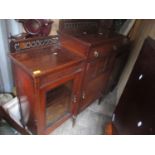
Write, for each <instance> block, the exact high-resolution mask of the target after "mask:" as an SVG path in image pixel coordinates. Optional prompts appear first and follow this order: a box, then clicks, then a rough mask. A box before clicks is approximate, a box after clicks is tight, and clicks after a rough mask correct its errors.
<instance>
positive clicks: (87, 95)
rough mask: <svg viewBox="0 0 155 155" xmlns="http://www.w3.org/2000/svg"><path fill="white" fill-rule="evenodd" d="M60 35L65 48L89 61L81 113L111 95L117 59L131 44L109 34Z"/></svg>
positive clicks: (85, 72) (68, 33) (118, 36)
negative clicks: (108, 94) (107, 93)
mask: <svg viewBox="0 0 155 155" xmlns="http://www.w3.org/2000/svg"><path fill="white" fill-rule="evenodd" d="M59 33H60V41H61V44H62V46H63V47H65V48H66V49H69V50H72V51H73V52H75V53H78V54H80V55H82V56H84V57H85V58H86V61H85V67H84V74H83V78H82V79H83V80H82V90H81V104H80V107H79V111H81V110H83V109H84V108H85V107H87V106H88V105H89V104H90V103H92V102H93V101H94V100H96V99H98V98H101V97H103V96H104V94H105V92H108V90H107V89H108V85H110V84H109V82H110V76H111V75H112V72H113V70H114V68H115V66H114V65H115V63H116V58H117V56H118V55H119V54H120V55H121V53H124V52H125V51H126V49H127V48H123V47H127V46H128V45H129V40H128V39H127V38H126V37H123V36H121V35H118V34H114V33H111V32H109V31H107V32H104V33H85V32H78V33H77V32H76V33H73V32H67V33H66V32H59ZM112 82H113V81H112ZM100 101H101V99H100Z"/></svg>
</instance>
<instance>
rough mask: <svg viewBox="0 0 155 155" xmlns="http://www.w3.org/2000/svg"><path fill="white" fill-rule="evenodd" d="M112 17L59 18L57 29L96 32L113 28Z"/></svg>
mask: <svg viewBox="0 0 155 155" xmlns="http://www.w3.org/2000/svg"><path fill="white" fill-rule="evenodd" d="M113 26H114V20H113V19H61V20H60V21H59V31H61V32H67V33H68V32H72V33H73V32H78V33H79V32H87V33H97V32H104V31H105V30H106V31H107V30H110V31H112V30H113Z"/></svg>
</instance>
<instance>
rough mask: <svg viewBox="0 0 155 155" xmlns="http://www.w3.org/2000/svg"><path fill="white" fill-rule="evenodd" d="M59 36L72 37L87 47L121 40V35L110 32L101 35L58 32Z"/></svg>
mask: <svg viewBox="0 0 155 155" xmlns="http://www.w3.org/2000/svg"><path fill="white" fill-rule="evenodd" d="M60 34H61V35H67V36H69V37H72V38H74V39H77V40H80V41H81V42H83V43H85V44H87V45H89V46H95V45H98V44H103V43H104V42H105V43H106V42H109V41H111V40H117V39H122V38H124V37H122V35H120V34H117V33H114V32H113V33H111V32H108V31H107V32H102V33H87V32H81V33H66V32H60Z"/></svg>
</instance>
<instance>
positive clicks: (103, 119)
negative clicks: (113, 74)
mask: <svg viewBox="0 0 155 155" xmlns="http://www.w3.org/2000/svg"><path fill="white" fill-rule="evenodd" d="M115 102H116V89H115V90H114V91H113V92H110V93H109V94H108V95H107V96H105V98H104V100H103V101H102V102H101V103H100V105H99V104H98V100H96V101H95V102H94V103H92V104H91V105H90V106H89V107H88V108H86V109H85V110H84V111H83V112H81V113H80V114H79V115H78V117H77V120H76V124H75V126H74V127H73V126H72V120H71V119H69V120H67V121H66V122H64V123H63V124H62V125H61V126H59V127H58V128H57V129H55V130H54V131H53V132H52V133H51V135H101V134H104V126H105V124H106V123H107V122H108V121H110V120H111V117H112V113H113V111H114V109H115V105H116V104H115ZM0 134H1V135H17V134H19V133H18V132H17V131H16V130H14V129H13V128H11V127H10V126H9V125H8V124H7V123H6V122H5V121H2V122H0Z"/></svg>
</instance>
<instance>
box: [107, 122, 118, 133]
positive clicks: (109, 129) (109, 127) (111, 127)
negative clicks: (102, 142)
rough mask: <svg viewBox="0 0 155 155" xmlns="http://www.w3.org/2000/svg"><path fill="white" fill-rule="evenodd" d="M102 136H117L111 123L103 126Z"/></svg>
mask: <svg viewBox="0 0 155 155" xmlns="http://www.w3.org/2000/svg"><path fill="white" fill-rule="evenodd" d="M104 134H105V135H118V131H117V130H116V128H115V126H114V124H113V123H112V122H109V123H107V124H106V125H105V128H104Z"/></svg>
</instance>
